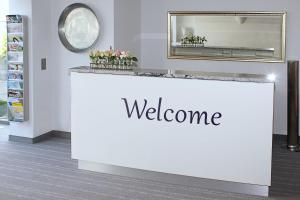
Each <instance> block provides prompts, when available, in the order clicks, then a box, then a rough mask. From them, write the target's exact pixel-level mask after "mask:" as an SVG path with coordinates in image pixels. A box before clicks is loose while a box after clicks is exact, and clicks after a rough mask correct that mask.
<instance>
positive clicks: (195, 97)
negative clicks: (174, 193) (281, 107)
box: [71, 72, 274, 186]
mask: <svg viewBox="0 0 300 200" xmlns="http://www.w3.org/2000/svg"><path fill="white" fill-rule="evenodd" d="M71 81H72V157H73V158H75V159H79V160H83V161H89V162H95V163H103V164H110V165H116V166H123V167H130V168H137V169H144V170H150V171H158V172H165V173H171V174H179V175H186V176H194V177H201V178H208V179H216V180H224V181H232V182H240V183H249V184H256V185H265V186H269V185H270V183H271V157H272V126H273V93H274V84H273V83H253V82H234V81H213V80H196V79H175V78H159V77H142V76H125V75H109V74H91V73H76V72H72V73H71ZM134 103H135V107H134ZM133 107H134V108H133ZM136 107H138V108H139V114H140V116H138V115H137V110H136ZM132 109H133V110H132ZM143 110H144V112H143ZM172 110H173V112H172ZM196 111H198V112H199V113H200V114H201V113H202V114H203V115H202V116H201V119H200V121H199V123H198V121H197V115H194V118H192V117H191V113H192V114H195V113H196ZM204 111H205V112H206V113H207V119H206V121H205V119H204V117H205V113H203V112H204ZM158 112H159V113H160V114H158ZM177 112H178V113H177ZM176 113H177V121H176ZM184 113H185V114H184ZM139 117H140V118H139ZM171 120H172V121H171Z"/></svg>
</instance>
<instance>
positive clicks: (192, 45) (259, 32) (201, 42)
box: [168, 11, 286, 62]
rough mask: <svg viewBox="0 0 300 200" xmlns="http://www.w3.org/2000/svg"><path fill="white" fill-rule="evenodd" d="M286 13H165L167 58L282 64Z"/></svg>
mask: <svg viewBox="0 0 300 200" xmlns="http://www.w3.org/2000/svg"><path fill="white" fill-rule="evenodd" d="M285 26H286V13H285V12H198V11H193V12H187V11H169V12H168V58H169V59H199V60H233V61H257V62H285Z"/></svg>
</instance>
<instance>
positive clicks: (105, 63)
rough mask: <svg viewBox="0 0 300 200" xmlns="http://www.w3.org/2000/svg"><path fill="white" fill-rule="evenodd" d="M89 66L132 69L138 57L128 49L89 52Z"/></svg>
mask: <svg viewBox="0 0 300 200" xmlns="http://www.w3.org/2000/svg"><path fill="white" fill-rule="evenodd" d="M90 61H91V68H94V69H118V70H122V69H127V70H128V69H132V68H133V67H134V66H136V62H137V61H138V59H137V58H136V57H135V56H133V55H132V54H130V52H129V51H121V50H115V51H114V50H113V49H112V48H111V47H110V49H109V50H106V51H99V50H96V51H91V52H90Z"/></svg>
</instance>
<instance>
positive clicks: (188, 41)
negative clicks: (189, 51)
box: [181, 34, 207, 47]
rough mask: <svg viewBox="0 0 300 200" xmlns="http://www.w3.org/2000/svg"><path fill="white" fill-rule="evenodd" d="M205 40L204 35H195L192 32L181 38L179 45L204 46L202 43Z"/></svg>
mask: <svg viewBox="0 0 300 200" xmlns="http://www.w3.org/2000/svg"><path fill="white" fill-rule="evenodd" d="M205 42H207V39H206V37H205V36H203V37H201V36H196V35H193V34H188V35H186V36H185V37H183V38H181V45H183V46H195V47H196V46H204V43H205Z"/></svg>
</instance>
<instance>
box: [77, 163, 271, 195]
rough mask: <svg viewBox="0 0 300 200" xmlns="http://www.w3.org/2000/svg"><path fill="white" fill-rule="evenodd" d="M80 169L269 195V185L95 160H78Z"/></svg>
mask: <svg viewBox="0 0 300 200" xmlns="http://www.w3.org/2000/svg"><path fill="white" fill-rule="evenodd" d="M78 169H82V170H88V171H94V172H100V173H106V174H114V175H120V176H127V177H133V178H138V179H148V180H153V181H160V182H164V183H170V184H177V185H184V186H190V187H201V188H206V189H214V190H220V191H226V192H234V193H242V194H249V195H257V196H265V197H267V196H268V195H269V187H268V186H261V185H252V184H244V183H234V182H228V181H218V180H211V179H203V178H197V177H189V176H183V175H175V174H167V173H161V172H153V171H147V170H141V169H133V168H127V167H120V166H114V165H107V164H100V163H95V162H89V161H83V160H78Z"/></svg>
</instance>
